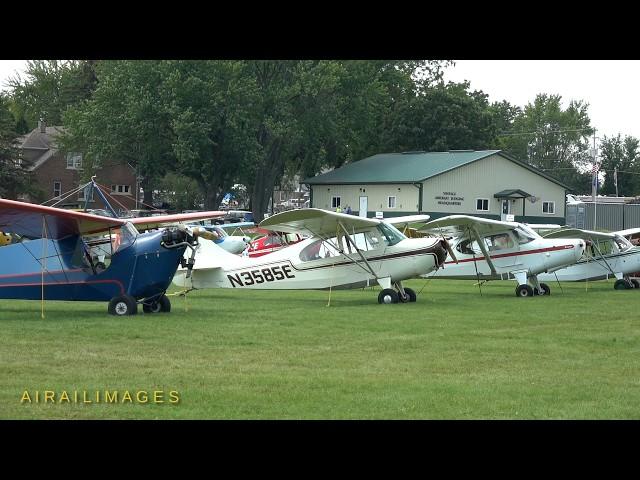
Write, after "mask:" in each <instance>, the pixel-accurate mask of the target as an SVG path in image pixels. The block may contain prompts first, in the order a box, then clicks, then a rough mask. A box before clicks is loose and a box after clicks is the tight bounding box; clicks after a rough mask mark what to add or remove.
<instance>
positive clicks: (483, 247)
mask: <svg viewBox="0 0 640 480" xmlns="http://www.w3.org/2000/svg"><path fill="white" fill-rule="evenodd" d="M470 229H471V231H472V232H473V236H474V237H475V239H476V242H478V246H479V247H480V250H482V253H483V254H484V258H485V259H486V260H487V265H489V268H490V269H491V273H493V274H494V275H496V276H497V275H498V272H496V267H495V266H494V264H493V260H492V259H491V256H490V255H489V252H488V251H487V246H486V245H485V244H484V242H483V241H482V238H481V237H480V234H479V233H478V230H476V227H474V226H472V227H470Z"/></svg>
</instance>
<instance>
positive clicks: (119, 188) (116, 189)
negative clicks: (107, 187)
mask: <svg viewBox="0 0 640 480" xmlns="http://www.w3.org/2000/svg"><path fill="white" fill-rule="evenodd" d="M111 193H120V194H122V195H131V186H130V185H111Z"/></svg>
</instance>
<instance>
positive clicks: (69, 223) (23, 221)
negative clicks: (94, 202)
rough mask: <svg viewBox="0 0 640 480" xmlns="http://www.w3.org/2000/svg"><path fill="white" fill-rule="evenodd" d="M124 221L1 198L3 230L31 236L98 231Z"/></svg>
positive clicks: (80, 233)
mask: <svg viewBox="0 0 640 480" xmlns="http://www.w3.org/2000/svg"><path fill="white" fill-rule="evenodd" d="M125 223H126V220H123V219H119V218H111V217H101V216H99V215H91V214H89V213H82V212H75V211H73V210H64V209H62V208H54V207H45V206H42V205H35V204H33V203H24V202H16V201H13V200H5V199H0V231H2V232H7V233H15V234H17V235H23V236H27V237H31V238H42V237H43V236H46V237H47V238H52V239H61V238H64V237H68V236H70V235H86V234H95V233H100V232H104V231H107V230H109V228H112V227H119V226H121V225H124V224H125ZM45 227H46V231H45Z"/></svg>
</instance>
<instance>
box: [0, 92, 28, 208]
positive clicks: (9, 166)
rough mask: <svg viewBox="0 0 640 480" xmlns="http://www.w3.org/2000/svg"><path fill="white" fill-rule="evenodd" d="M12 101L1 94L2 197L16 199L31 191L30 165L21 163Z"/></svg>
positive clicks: (0, 161) (0, 158) (0, 180)
mask: <svg viewBox="0 0 640 480" xmlns="http://www.w3.org/2000/svg"><path fill="white" fill-rule="evenodd" d="M10 104H11V101H10V99H9V98H8V97H7V96H6V95H2V94H0V197H5V198H11V199H16V198H17V197H18V195H20V194H26V193H33V192H32V191H31V185H30V184H31V176H30V174H29V172H28V170H27V167H28V165H26V164H24V163H23V162H22V161H21V157H20V150H19V145H18V142H17V132H16V124H15V119H14V116H13V114H12V113H11V111H10Z"/></svg>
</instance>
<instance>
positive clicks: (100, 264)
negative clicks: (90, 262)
mask: <svg viewBox="0 0 640 480" xmlns="http://www.w3.org/2000/svg"><path fill="white" fill-rule="evenodd" d="M106 269H107V266H106V265H105V264H104V263H103V262H98V263H96V272H97V273H100V272H104V271H105V270H106Z"/></svg>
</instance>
